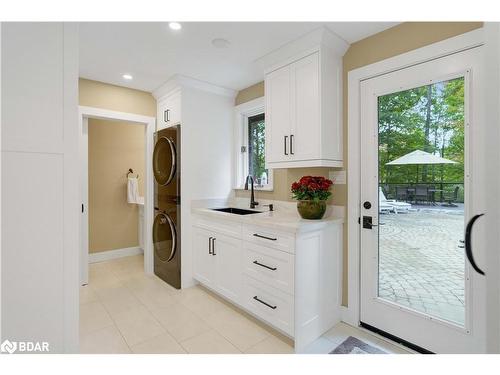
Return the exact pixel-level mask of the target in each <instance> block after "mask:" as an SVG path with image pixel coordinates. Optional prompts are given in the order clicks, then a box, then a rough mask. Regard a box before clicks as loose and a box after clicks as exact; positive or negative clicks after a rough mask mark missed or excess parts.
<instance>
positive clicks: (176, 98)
mask: <svg viewBox="0 0 500 375" xmlns="http://www.w3.org/2000/svg"><path fill="white" fill-rule="evenodd" d="M157 109H158V114H157V120H156V130H161V129H164V128H168V127H169V126H172V125H176V124H178V123H180V122H181V92H180V90H174V91H173V92H172V93H169V94H168V95H166V96H165V97H163V98H161V99H159V100H158V105H157Z"/></svg>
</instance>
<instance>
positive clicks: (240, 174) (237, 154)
mask: <svg viewBox="0 0 500 375" xmlns="http://www.w3.org/2000/svg"><path fill="white" fill-rule="evenodd" d="M265 113H266V112H265V101H264V97H260V98H257V99H253V100H251V101H249V102H246V103H242V104H240V105H238V106H236V107H235V127H234V140H235V142H234V144H235V149H234V163H233V169H234V173H233V174H234V178H233V189H235V190H243V189H244V186H245V178H246V176H247V175H248V119H249V118H251V117H253V116H256V115H260V114H264V116H265ZM266 143H267V142H266ZM242 147H246V152H241V148H242ZM268 170H269V176H268V178H269V179H268V184H267V185H265V186H258V185H255V186H254V188H255V190H262V191H273V190H274V185H273V180H274V178H273V177H274V176H273V175H274V171H273V169H269V168H268Z"/></svg>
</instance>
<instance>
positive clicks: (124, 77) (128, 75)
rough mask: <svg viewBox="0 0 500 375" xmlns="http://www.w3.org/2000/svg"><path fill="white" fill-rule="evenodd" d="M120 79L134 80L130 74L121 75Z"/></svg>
mask: <svg viewBox="0 0 500 375" xmlns="http://www.w3.org/2000/svg"><path fill="white" fill-rule="evenodd" d="M122 77H123V79H128V80H131V79H132V78H134V77H132V76H131V75H130V74H124V75H122Z"/></svg>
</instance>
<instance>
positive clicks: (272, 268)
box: [253, 260, 277, 271]
mask: <svg viewBox="0 0 500 375" xmlns="http://www.w3.org/2000/svg"><path fill="white" fill-rule="evenodd" d="M253 264H256V265H258V266H261V267H264V268H267V269H268V270H271V271H276V270H277V268H276V267H269V266H266V265H265V264H262V263H259V262H258V261H256V260H254V261H253Z"/></svg>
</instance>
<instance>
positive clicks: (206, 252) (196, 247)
mask: <svg viewBox="0 0 500 375" xmlns="http://www.w3.org/2000/svg"><path fill="white" fill-rule="evenodd" d="M193 233H194V238H193V274H194V278H195V279H196V280H198V281H199V282H200V283H202V284H204V285H206V286H208V287H211V288H213V287H214V285H215V282H214V281H215V280H214V276H215V256H213V255H212V250H211V249H212V245H211V242H212V239H213V238H214V235H213V233H211V232H209V231H207V230H205V229H201V228H197V227H195V228H194V230H193Z"/></svg>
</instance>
